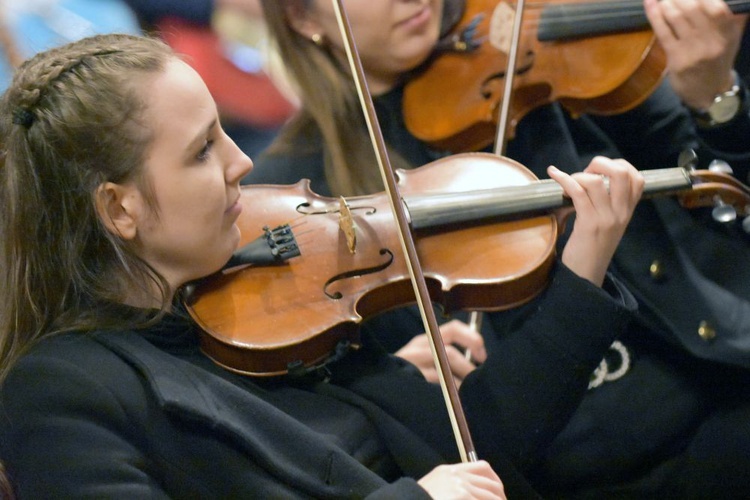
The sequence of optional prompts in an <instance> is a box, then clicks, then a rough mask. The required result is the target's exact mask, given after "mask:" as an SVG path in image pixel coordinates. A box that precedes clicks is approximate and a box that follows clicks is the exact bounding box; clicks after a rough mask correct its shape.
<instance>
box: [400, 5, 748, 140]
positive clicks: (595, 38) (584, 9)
mask: <svg viewBox="0 0 750 500" xmlns="http://www.w3.org/2000/svg"><path fill="white" fill-rule="evenodd" d="M727 3H728V5H729V7H730V8H731V10H732V11H733V12H734V13H742V12H748V11H750V0H728V2H727ZM513 16H514V8H513V6H512V4H510V3H507V2H502V1H498V0H469V1H468V2H467V4H466V9H465V11H464V14H463V17H462V18H461V20H460V21H459V23H458V24H457V25H456V27H455V28H454V29H453V31H452V32H451V34H450V35H449V37H448V41H449V42H451V45H452V48H449V49H447V50H441V51H439V52H438V53H437V54H436V55H435V57H434V59H433V60H432V61H430V62H429V63H428V64H426V65H425V67H424V68H423V69H422V70H421V71H420V72H419V73H418V74H416V75H415V76H414V77H413V78H412V79H411V80H410V81H409V82H408V83H407V85H406V88H405V90H404V104H403V107H404V108H403V110H404V117H405V122H406V126H407V128H408V129H409V131H410V132H411V133H412V134H413V135H414V136H415V137H417V138H419V139H421V140H423V141H425V142H427V143H430V144H432V145H434V146H436V147H439V148H444V149H448V150H451V151H456V152H458V151H478V150H481V149H483V148H484V147H486V146H488V145H490V144H492V142H493V140H494V136H495V132H496V126H497V125H496V124H497V121H498V109H499V108H500V104H501V102H502V96H503V87H504V80H505V76H506V71H507V66H508V64H507V63H508V53H509V51H510V43H511V40H510V38H511V37H510V35H511V27H512V24H513ZM517 54H518V56H517V57H518V60H517V63H516V69H515V73H514V76H513V79H514V80H513V99H512V102H511V103H510V106H509V111H508V115H509V116H508V120H507V123H508V127H507V131H506V134H507V136H508V137H512V136H513V132H514V130H515V127H516V125H517V123H518V121H519V120H520V119H521V118H523V116H525V115H526V114H527V113H528V112H529V111H531V110H533V109H534V108H536V107H539V106H542V105H544V104H548V103H551V102H554V101H559V102H560V103H561V104H562V105H563V106H565V107H566V108H567V109H568V110H569V111H570V112H571V114H572V115H573V116H578V115H581V114H583V113H591V114H603V115H607V114H618V113H622V112H624V111H627V110H629V109H632V108H633V107H635V106H637V105H638V104H640V103H641V102H642V101H643V100H644V99H646V97H648V96H649V95H650V94H651V93H652V92H653V91H654V90H655V89H656V87H657V86H658V85H659V83H660V81H661V80H662V78H663V76H664V74H665V67H666V61H665V56H664V53H663V50H662V49H661V47H660V46H659V44H658V42H657V41H656V38H655V36H654V34H653V32H652V31H651V29H650V26H649V23H648V20H647V18H646V15H645V12H644V8H643V1H642V0H598V1H590V0H564V1H560V0H548V1H543V2H539V1H533V2H531V3H527V4H526V7H525V9H524V12H523V22H522V25H521V34H520V39H519V41H518V47H517Z"/></svg>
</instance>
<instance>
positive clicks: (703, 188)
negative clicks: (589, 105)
mask: <svg viewBox="0 0 750 500" xmlns="http://www.w3.org/2000/svg"><path fill="white" fill-rule="evenodd" d="M642 174H643V175H644V176H645V178H646V185H645V188H644V194H645V195H646V196H655V195H676V196H678V197H679V199H680V202H681V203H682V204H683V205H684V206H686V207H690V208H696V207H701V206H712V205H714V204H715V203H716V200H717V199H718V198H720V199H721V200H722V203H724V204H727V205H732V206H734V207H736V208H737V210H738V211H739V212H740V213H742V214H744V215H748V214H750V189H748V188H747V187H746V186H744V185H743V184H741V183H739V182H738V181H736V180H735V179H734V178H733V177H731V176H729V175H727V174H723V173H715V172H710V171H705V170H696V171H691V170H690V169H689V168H686V167H676V168H668V169H661V170H647V171H643V172H642ZM397 175H398V182H399V191H400V192H401V193H402V195H403V198H402V199H403V204H404V206H405V208H406V210H407V212H408V215H409V219H410V220H409V223H410V225H411V229H412V230H413V231H414V234H415V239H416V246H417V250H418V253H419V255H420V260H421V262H422V267H423V272H424V275H425V279H426V280H427V283H428V287H429V291H430V297H431V298H432V300H433V301H434V302H436V303H438V304H439V305H440V306H441V307H442V309H443V310H444V311H445V312H446V313H447V314H450V313H451V312H453V311H457V310H480V311H495V310H503V309H507V308H512V307H516V306H518V305H520V304H523V303H525V302H528V301H529V300H531V299H533V298H534V297H535V296H537V295H538V294H539V293H540V292H541V291H542V290H544V288H545V287H546V285H547V282H548V276H549V273H550V269H551V267H552V266H553V263H554V257H555V243H556V240H557V236H558V232H559V230H560V227H561V225H562V224H564V220H565V216H566V215H567V214H569V213H570V212H571V211H572V206H571V204H570V201H569V199H568V198H567V197H566V196H565V195H564V193H563V190H562V188H561V187H560V186H559V184H557V183H556V182H555V181H553V180H538V179H537V178H536V177H535V176H534V175H533V173H532V172H531V171H530V170H528V169H527V168H525V167H524V166H522V165H521V164H519V163H517V162H515V161H513V160H510V159H508V158H505V157H501V156H498V155H494V154H489V153H464V154H459V155H455V156H451V157H447V158H443V159H441V160H437V161H435V162H433V163H430V164H428V165H426V166H424V167H421V168H418V169H414V170H409V171H404V170H399V171H398V172H397ZM241 201H242V203H243V205H244V206H245V210H243V212H242V214H241V216H240V218H239V220H238V222H237V223H238V225H239V226H240V229H241V232H242V234H243V242H242V244H243V245H245V243H247V245H245V247H252V248H254V249H257V248H258V247H259V246H260V247H262V246H266V250H267V251H266V252H265V254H266V257H261V258H260V259H259V260H257V262H256V261H255V259H254V258H251V259H247V258H245V259H237V258H235V259H232V260H230V263H229V264H228V266H227V268H225V270H223V271H222V272H220V273H217V274H215V275H213V276H210V277H209V278H207V279H204V280H202V281H201V282H199V283H197V284H196V285H195V286H194V287H192V290H191V291H190V292H189V293H187V294H186V306H187V309H188V311H189V313H190V315H191V316H192V318H193V319H194V320H195V321H196V323H197V324H198V325H200V327H201V328H202V330H203V332H204V333H203V335H202V340H201V342H202V348H203V350H204V352H205V353H206V354H207V355H208V356H209V357H210V358H212V359H213V360H214V361H216V362H217V363H218V364H220V365H222V366H224V367H226V368H228V369H230V370H233V371H236V372H240V373H243V374H246V375H252V376H275V375H283V374H287V373H292V374H294V373H304V372H305V371H306V370H312V369H315V368H316V367H318V366H320V365H322V364H325V363H326V362H328V361H330V360H331V359H332V358H335V357H337V356H338V355H340V354H341V353H342V351H344V352H345V351H346V350H348V349H351V348H356V347H357V346H358V345H359V338H358V336H357V330H358V326H359V324H360V323H361V322H362V321H363V320H364V319H366V318H368V317H372V316H374V315H376V314H378V313H381V312H384V311H386V310H388V309H391V308H394V307H398V306H401V305H406V304H410V303H413V302H414V300H415V299H414V291H413V289H412V288H411V285H410V283H409V276H408V272H407V268H406V262H405V259H404V256H403V252H402V251H401V250H400V247H399V244H398V240H397V238H396V230H395V229H394V228H393V214H392V213H391V209H390V206H389V205H388V204H387V202H386V197H385V196H384V194H383V193H379V194H375V195H367V196H359V197H352V198H349V199H343V198H340V199H336V198H329V197H322V196H319V195H317V194H315V193H313V192H312V191H311V190H310V188H309V181H307V180H303V181H300V182H299V183H297V184H295V185H290V186H272V185H250V186H243V187H242V196H241ZM274 226H280V227H283V228H285V229H284V230H283V231H281V234H282V236H280V238H279V239H276V238H270V237H269V230H268V227H274ZM264 228H265V229H264ZM259 233H261V237H260V238H259V239H256V240H253V241H250V240H251V238H252V237H253V236H246V235H257V234H259ZM292 233H293V235H292ZM289 248H292V250H289V251H288V255H289V258H282V257H279V255H281V254H282V253H284V252H285V251H287V250H288V249H289ZM283 249H287V250H283ZM456 249H460V251H456ZM280 250H281V251H280ZM241 251H242V249H241V250H240V252H241ZM251 253H253V254H256V255H262V254H263V252H256V251H253V252H251ZM268 256H270V257H268Z"/></svg>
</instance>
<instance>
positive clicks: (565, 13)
mask: <svg viewBox="0 0 750 500" xmlns="http://www.w3.org/2000/svg"><path fill="white" fill-rule="evenodd" d="M726 3H727V5H728V6H729V8H730V9H731V10H732V12H734V13H735V14H744V13H747V12H750V0H726ZM647 28H649V22H648V18H646V12H645V11H644V10H643V0H614V1H610V2H606V1H605V2H582V3H564V4H551V5H545V6H544V8H543V9H542V12H541V13H540V15H539V29H538V32H537V37H538V39H539V40H540V41H542V42H552V41H556V40H567V39H571V38H582V37H588V36H596V35H609V34H613V33H621V32H628V31H638V30H643V29H647Z"/></svg>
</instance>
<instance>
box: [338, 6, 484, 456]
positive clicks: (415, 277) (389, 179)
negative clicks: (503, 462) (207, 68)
mask: <svg viewBox="0 0 750 500" xmlns="http://www.w3.org/2000/svg"><path fill="white" fill-rule="evenodd" d="M332 1H333V7H334V10H335V11H336V19H337V21H338V25H339V30H340V32H341V36H342V39H343V43H344V49H345V50H346V55H347V58H348V59H349V66H350V68H351V73H352V77H353V79H354V84H355V86H356V87H357V94H358V95H359V100H360V104H361V106H362V110H363V112H364V114H365V121H366V122H367V128H368V130H369V132H370V140H371V141H372V145H373V148H374V149H375V156H376V158H377V161H378V166H379V168H380V174H381V176H382V178H383V184H384V185H385V191H386V194H387V196H388V200H389V201H390V204H391V210H392V211H393V213H394V215H395V222H396V225H397V226H398V233H399V239H400V241H401V247H402V250H403V252H404V255H405V256H406V265H407V268H408V270H409V276H410V278H411V283H412V285H413V287H414V294H415V296H416V298H417V305H418V306H419V310H420V313H421V315H422V321H423V322H424V326H425V331H426V332H427V336H428V338H429V339H430V347H431V349H432V355H433V358H434V362H435V367H436V368H437V372H438V378H439V380H440V387H441V388H442V391H443V397H444V398H445V403H446V407H447V409H448V416H449V417H450V421H451V425H452V426H453V433H454V436H455V439H456V444H457V446H458V451H459V454H460V455H461V460H462V461H463V462H469V461H471V462H473V461H476V460H477V454H476V451H475V449H474V444H473V442H472V440H471V435H470V434H469V427H468V425H467V423H466V417H465V415H464V412H463V408H462V407H461V403H460V401H459V397H458V390H457V389H456V383H455V380H454V379H453V375H452V373H451V370H450V364H449V361H448V356H447V354H446V352H445V345H444V344H443V339H442V337H441V336H440V328H439V327H438V323H437V319H436V318H435V310H434V309H433V307H432V302H431V300H430V295H429V291H428V289H427V283H426V281H425V278H424V274H423V273H422V267H421V265H420V263H419V257H418V255H417V250H416V246H415V244H414V238H413V235H412V233H411V230H410V227H409V222H408V219H407V217H406V212H405V209H404V204H403V203H402V202H401V196H400V194H399V190H398V186H397V182H396V175H395V174H394V172H393V167H392V166H391V163H390V160H389V159H388V153H387V152H386V148H385V140H384V139H383V135H382V132H381V129H380V124H379V122H378V117H377V114H376V113H375V106H374V104H373V102H372V96H371V94H370V91H369V88H368V87H367V81H366V78H365V75H364V70H363V69H362V61H361V60H360V57H359V53H358V52H357V49H356V47H355V43H354V37H353V36H352V31H351V26H350V25H349V19H348V18H347V17H346V14H345V11H344V6H343V1H342V0H332Z"/></svg>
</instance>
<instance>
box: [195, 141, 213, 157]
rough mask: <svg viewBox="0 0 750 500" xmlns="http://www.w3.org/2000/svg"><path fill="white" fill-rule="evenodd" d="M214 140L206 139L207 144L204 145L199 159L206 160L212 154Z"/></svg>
mask: <svg viewBox="0 0 750 500" xmlns="http://www.w3.org/2000/svg"><path fill="white" fill-rule="evenodd" d="M213 145H214V141H206V145H205V146H203V148H202V149H201V151H200V153H198V160H200V161H206V160H207V159H208V157H209V156H210V155H211V149H212V148H213Z"/></svg>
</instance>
